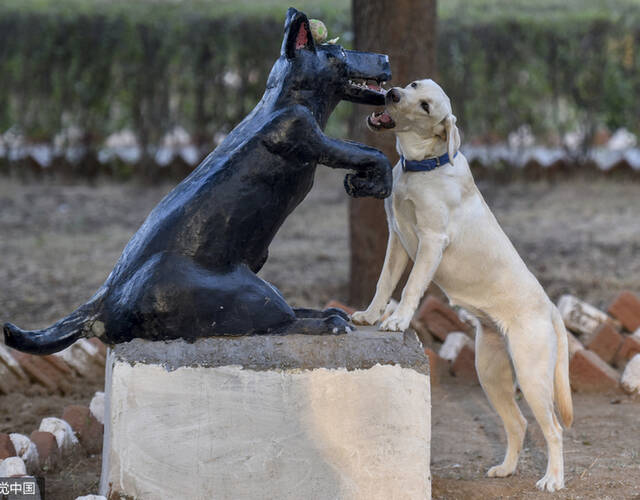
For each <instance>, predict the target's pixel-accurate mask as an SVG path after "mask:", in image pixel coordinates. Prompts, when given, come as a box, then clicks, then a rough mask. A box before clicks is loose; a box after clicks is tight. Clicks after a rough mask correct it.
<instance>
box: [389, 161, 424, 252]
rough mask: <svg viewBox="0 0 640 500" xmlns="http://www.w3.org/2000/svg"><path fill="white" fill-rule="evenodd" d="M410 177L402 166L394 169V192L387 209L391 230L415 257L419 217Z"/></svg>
mask: <svg viewBox="0 0 640 500" xmlns="http://www.w3.org/2000/svg"><path fill="white" fill-rule="evenodd" d="M408 177H409V176H407V175H403V172H402V168H401V167H400V166H397V167H396V168H394V169H393V193H392V195H391V196H390V197H389V198H387V200H385V209H386V211H387V217H388V218H389V222H390V227H391V230H392V231H394V232H395V233H396V234H397V235H398V238H399V239H400V242H401V243H402V246H403V247H404V248H405V250H406V251H407V253H408V254H409V256H410V257H411V258H412V259H413V258H414V257H415V255H416V252H417V248H418V238H417V227H416V223H417V219H416V205H415V202H414V200H413V199H412V193H411V190H410V184H409V182H408Z"/></svg>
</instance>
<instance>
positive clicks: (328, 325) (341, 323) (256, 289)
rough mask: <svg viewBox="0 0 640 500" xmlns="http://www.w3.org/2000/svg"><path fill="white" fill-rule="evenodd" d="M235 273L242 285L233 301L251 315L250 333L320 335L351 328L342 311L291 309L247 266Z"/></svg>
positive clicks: (277, 291) (272, 287)
mask: <svg viewBox="0 0 640 500" xmlns="http://www.w3.org/2000/svg"><path fill="white" fill-rule="evenodd" d="M237 273H239V276H237V277H236V279H238V278H239V279H240V281H241V282H242V283H243V285H242V287H241V288H240V290H239V292H238V296H237V297H236V300H237V302H238V303H240V304H243V307H244V309H245V310H246V311H247V313H248V314H247V316H248V317H250V318H251V321H252V331H253V333H256V334H276V335H283V334H294V333H298V334H309V335H324V334H342V333H348V332H349V331H351V330H352V329H354V328H353V326H351V325H350V324H349V317H348V316H347V315H346V313H344V312H343V311H340V310H337V309H333V308H331V309H326V310H325V311H317V310H314V309H292V308H291V307H290V306H289V305H288V304H287V302H286V301H285V300H284V298H283V297H282V295H281V294H280V292H279V290H278V289H277V288H276V287H275V286H273V285H271V284H270V283H267V282H266V281H264V280H262V279H261V278H259V277H258V276H256V275H255V274H253V273H252V272H251V271H250V270H249V269H248V268H246V267H240V268H238V271H237Z"/></svg>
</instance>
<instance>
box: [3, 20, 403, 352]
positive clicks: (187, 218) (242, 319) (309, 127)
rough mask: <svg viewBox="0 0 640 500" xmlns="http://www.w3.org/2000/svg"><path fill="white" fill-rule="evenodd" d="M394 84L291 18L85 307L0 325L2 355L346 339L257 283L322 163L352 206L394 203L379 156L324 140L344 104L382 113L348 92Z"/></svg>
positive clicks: (382, 71)
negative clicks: (27, 323)
mask: <svg viewBox="0 0 640 500" xmlns="http://www.w3.org/2000/svg"><path fill="white" fill-rule="evenodd" d="M390 78H391V74H390V69H389V63H388V59H387V57H386V56H384V55H379V54H369V53H362V52H354V51H347V50H344V49H343V48H342V47H340V46H338V45H319V46H316V45H315V44H314V42H313V39H312V37H311V33H310V31H309V22H308V20H307V17H306V16H305V15H304V14H303V13H301V12H298V11H296V10H295V9H289V11H288V12H287V19H286V22H285V34H284V40H283V43H282V50H281V55H280V58H279V59H278V60H277V61H276V63H275V65H274V66H273V69H272V71H271V74H270V76H269V79H268V81H267V89H266V91H265V94H264V96H263V97H262V100H261V101H260V102H259V103H258V105H257V106H256V107H255V109H254V110H253V111H252V112H251V113H250V114H249V115H248V116H247V117H246V118H245V119H244V120H243V121H242V122H241V123H240V124H239V125H238V126H237V127H236V128H235V129H234V130H233V131H232V132H231V133H230V134H229V135H228V136H227V137H226V139H225V140H224V141H223V142H222V143H221V144H220V146H218V148H216V149H215V150H214V151H213V152H212V153H211V154H210V155H209V156H208V157H207V158H206V159H205V160H204V161H203V162H202V163H201V164H200V166H199V167H198V168H197V169H196V170H194V171H193V173H192V174H191V175H189V176H188V177H187V178H186V179H185V180H184V181H182V182H181V183H180V184H179V185H178V186H177V187H176V188H175V189H174V190H173V191H171V192H170V193H169V194H168V195H167V196H166V197H165V198H164V199H163V200H162V201H161V202H160V203H159V204H158V206H156V208H155V209H154V210H153V211H152V212H151V214H150V215H149V216H148V218H147V220H146V221H145V222H144V224H143V225H142V227H140V229H139V230H138V232H137V233H136V234H135V235H134V236H133V238H132V239H131V241H130V242H129V243H128V244H127V246H126V248H125V249H124V251H123V253H122V256H121V257H120V259H119V261H118V263H117V264H116V266H115V268H114V269H113V271H112V272H111V274H110V275H109V277H108V278H107V280H106V282H105V283H104V285H103V286H102V287H101V288H100V290H99V291H98V292H97V293H96V295H94V297H92V298H91V299H90V300H89V302H87V303H86V304H84V305H83V306H81V307H80V308H78V309H77V310H76V311H74V312H73V313H71V314H70V315H69V316H67V317H66V318H64V319H63V320H61V321H59V322H58V323H56V324H55V325H53V326H51V327H49V328H46V329H44V330H38V331H24V330H21V329H20V328H18V327H16V326H15V325H12V324H10V323H6V324H5V325H4V335H5V342H6V344H7V345H8V346H10V347H13V348H15V349H19V350H21V351H25V352H30V353H34V354H49V353H51V352H56V351H59V350H61V349H63V348H65V347H67V346H68V345H70V344H71V343H73V342H74V341H75V340H76V339H78V338H80V337H89V336H97V337H99V338H100V339H101V340H102V341H104V342H106V343H120V342H126V341H129V340H131V339H133V338H136V337H138V338H144V339H150V340H161V339H174V338H184V339H186V340H194V339H196V338H198V337H209V336H215V335H246V334H249V335H250V334H285V333H290V332H293V333H309V334H322V333H344V332H346V331H347V328H348V318H347V317H346V316H345V315H344V314H342V313H339V312H337V311H336V310H327V311H324V312H321V311H311V310H297V311H294V310H293V309H292V308H291V307H289V305H288V304H287V303H286V301H285V300H284V298H283V297H282V295H281V294H280V293H279V292H278V290H277V289H276V288H275V287H274V286H272V285H271V284H269V283H267V282H265V281H264V280H262V279H260V278H259V277H258V276H256V274H255V273H257V272H258V271H259V270H260V268H261V267H262V266H263V264H264V263H265V261H266V260H267V256H268V248H269V245H270V243H271V241H272V239H273V237H274V236H275V234H276V232H277V231H278V229H279V228H280V226H281V225H282V223H283V222H284V220H285V219H286V218H287V216H288V215H289V214H290V213H291V212H292V211H293V210H294V209H295V208H296V207H297V206H298V204H300V202H301V201H302V200H303V199H304V198H305V196H306V195H307V193H308V192H309V190H310V189H311V187H312V185H313V179H314V174H315V169H316V165H317V164H318V163H322V164H324V165H327V166H329V167H334V168H344V169H349V170H353V171H354V172H352V173H349V174H347V175H346V177H345V189H346V190H347V192H348V193H349V194H350V195H351V196H375V197H378V198H384V197H386V196H388V195H389V194H390V193H391V187H392V177H391V165H390V164H389V161H388V160H387V158H386V157H385V156H384V155H383V154H382V153H381V152H379V151H377V150H376V149H373V148H370V147H367V146H364V145H361V144H356V143H352V142H344V141H339V140H336V139H331V138H329V137H327V136H325V135H324V133H323V129H324V126H325V125H326V122H327V119H328V118H329V115H330V114H331V112H332V111H333V109H334V108H335V106H336V105H337V104H338V102H339V101H340V100H343V99H344V100H349V101H353V102H360V103H365V104H372V105H383V104H384V94H383V92H382V91H376V90H371V89H368V88H363V87H358V86H355V85H352V84H350V83H349V81H350V80H352V79H367V80H375V81H377V82H380V81H386V80H389V79H390Z"/></svg>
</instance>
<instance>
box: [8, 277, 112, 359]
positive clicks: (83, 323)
mask: <svg viewBox="0 0 640 500" xmlns="http://www.w3.org/2000/svg"><path fill="white" fill-rule="evenodd" d="M103 294H104V292H103V290H101V291H100V292H98V293H97V294H96V295H94V296H93V297H92V298H91V300H89V302H87V303H86V304H84V305H82V306H80V307H79V308H78V309H76V310H75V311H73V312H72V313H71V314H69V316H67V317H66V318H63V319H61V320H60V321H58V322H57V323H56V324H55V325H52V326H50V327H48V328H44V329H42V330H32V331H29V330H22V329H21V328H18V327H17V326H16V325H13V324H11V323H5V324H4V328H3V329H4V343H5V344H6V345H7V346H9V347H12V348H13V349H17V350H18V351H22V352H26V353H29V354H51V353H54V352H58V351H61V350H62V349H64V348H66V347H69V346H70V345H71V344H73V343H74V342H75V341H76V340H78V339H79V338H82V337H93V336H96V334H99V333H102V332H101V331H100V330H98V329H97V328H94V324H95V322H96V321H97V320H98V319H99V318H98V316H99V309H100V304H101V302H102V300H101V299H102V296H103Z"/></svg>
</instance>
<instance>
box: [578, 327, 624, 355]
mask: <svg viewBox="0 0 640 500" xmlns="http://www.w3.org/2000/svg"><path fill="white" fill-rule="evenodd" d="M623 341H624V337H623V336H622V335H620V333H619V332H618V331H617V330H616V329H615V328H614V327H613V325H611V324H610V323H603V324H602V325H600V328H598V329H597V330H596V331H595V333H594V334H593V336H592V338H591V340H590V341H589V342H588V343H587V344H586V346H587V349H589V350H590V351H593V352H595V353H596V354H597V355H598V356H600V358H602V360H603V361H606V362H607V363H611V362H612V361H613V358H614V356H615V355H616V353H617V352H618V350H619V349H620V346H621V345H622V342H623Z"/></svg>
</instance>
